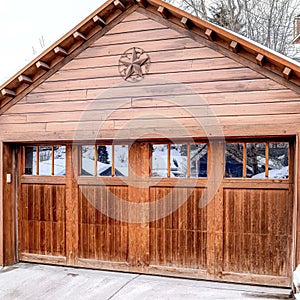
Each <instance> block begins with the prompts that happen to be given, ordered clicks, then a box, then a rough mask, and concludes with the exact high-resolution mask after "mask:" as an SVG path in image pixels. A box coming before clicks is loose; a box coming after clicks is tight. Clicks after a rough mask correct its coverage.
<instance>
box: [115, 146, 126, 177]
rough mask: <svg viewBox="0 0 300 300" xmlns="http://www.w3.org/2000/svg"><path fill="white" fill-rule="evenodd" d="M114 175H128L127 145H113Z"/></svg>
mask: <svg viewBox="0 0 300 300" xmlns="http://www.w3.org/2000/svg"><path fill="white" fill-rule="evenodd" d="M114 165H115V176H126V177H127V176H128V145H115V146H114Z"/></svg>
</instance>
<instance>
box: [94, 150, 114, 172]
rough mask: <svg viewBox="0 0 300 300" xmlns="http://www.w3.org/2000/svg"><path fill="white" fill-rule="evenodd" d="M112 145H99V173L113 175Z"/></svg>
mask: <svg viewBox="0 0 300 300" xmlns="http://www.w3.org/2000/svg"><path fill="white" fill-rule="evenodd" d="M111 171H112V146H97V175H99V176H111V175H112V172H111Z"/></svg>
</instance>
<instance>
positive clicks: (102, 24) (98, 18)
mask: <svg viewBox="0 0 300 300" xmlns="http://www.w3.org/2000/svg"><path fill="white" fill-rule="evenodd" d="M93 21H94V23H98V24H99V25H100V26H101V27H105V26H106V23H105V21H104V20H103V19H102V18H100V17H99V16H98V15H96V16H95V17H94V18H93Z"/></svg>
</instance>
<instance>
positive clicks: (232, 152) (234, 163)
mask: <svg viewBox="0 0 300 300" xmlns="http://www.w3.org/2000/svg"><path fill="white" fill-rule="evenodd" d="M243 158H244V144H242V143H228V144H226V166H225V177H243V161H244V159H243Z"/></svg>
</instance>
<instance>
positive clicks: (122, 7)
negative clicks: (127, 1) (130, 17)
mask: <svg viewBox="0 0 300 300" xmlns="http://www.w3.org/2000/svg"><path fill="white" fill-rule="evenodd" d="M114 6H115V7H116V8H118V9H119V10H121V11H125V10H126V7H125V5H124V4H123V3H122V2H121V1H120V0H115V1H114Z"/></svg>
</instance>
